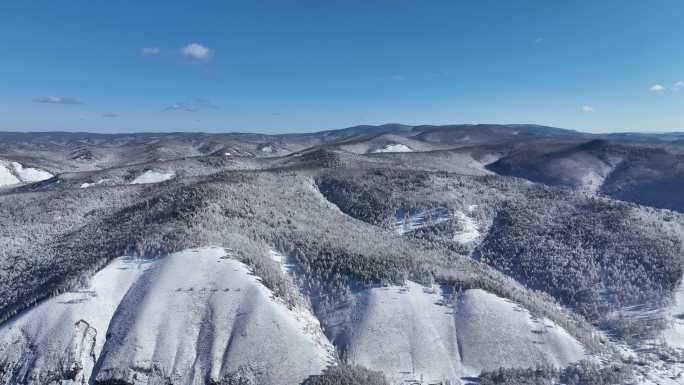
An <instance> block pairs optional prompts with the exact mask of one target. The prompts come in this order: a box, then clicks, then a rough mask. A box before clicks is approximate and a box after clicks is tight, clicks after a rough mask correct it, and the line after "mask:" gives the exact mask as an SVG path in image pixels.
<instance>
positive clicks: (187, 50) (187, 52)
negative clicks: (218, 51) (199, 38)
mask: <svg viewBox="0 0 684 385" xmlns="http://www.w3.org/2000/svg"><path fill="white" fill-rule="evenodd" d="M181 54H182V55H183V56H185V57H189V58H191V59H195V60H201V61H207V60H209V59H210V58H211V55H212V54H213V52H212V50H211V49H209V48H208V47H205V46H203V45H201V44H197V43H190V44H188V45H186V46H185V47H183V48H181Z"/></svg>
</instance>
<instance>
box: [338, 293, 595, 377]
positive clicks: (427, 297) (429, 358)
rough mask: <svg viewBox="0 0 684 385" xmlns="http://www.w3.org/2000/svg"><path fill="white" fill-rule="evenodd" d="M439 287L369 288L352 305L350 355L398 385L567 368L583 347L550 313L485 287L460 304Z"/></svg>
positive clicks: (466, 294)
mask: <svg viewBox="0 0 684 385" xmlns="http://www.w3.org/2000/svg"><path fill="white" fill-rule="evenodd" d="M444 294H445V293H443V292H442V291H441V289H439V288H430V287H425V286H422V285H420V284H417V283H413V282H408V283H407V285H406V286H403V287H402V286H388V287H379V288H373V289H369V290H366V291H364V292H363V293H362V294H361V295H360V296H359V299H358V304H357V306H356V308H355V310H354V316H353V319H355V321H354V325H353V327H352V332H351V337H350V340H349V346H348V352H349V358H350V359H351V360H352V361H353V362H355V363H358V364H361V365H364V366H366V367H369V368H371V369H375V370H382V371H383V372H384V373H385V375H386V376H387V378H388V379H389V380H390V382H391V383H393V384H400V383H412V382H411V381H422V383H436V382H439V381H445V380H451V381H452V382H453V383H458V381H459V378H461V377H464V376H477V375H478V374H479V373H480V371H482V370H483V369H488V370H491V369H495V368H499V367H522V368H526V367H534V366H537V365H538V364H540V363H548V364H552V365H556V366H558V367H563V366H565V365H567V364H568V363H570V362H574V361H578V360H581V359H583V358H584V354H585V353H584V348H583V347H582V345H581V344H580V343H579V342H578V341H577V340H576V339H574V338H573V337H571V336H570V335H569V334H568V333H567V332H566V331H565V330H563V329H562V328H560V327H558V326H556V325H555V324H553V323H552V322H551V321H549V320H547V319H535V318H533V317H532V316H531V315H530V313H529V312H528V311H527V310H525V309H522V308H520V307H519V306H518V305H517V304H515V303H513V302H510V301H508V300H505V299H503V298H500V297H498V296H496V295H494V294H491V293H488V292H486V291H484V290H479V289H473V290H467V291H466V292H465V293H463V295H462V296H461V297H460V298H459V300H458V301H457V304H456V305H455V306H454V305H452V304H450V303H449V301H446V300H445V296H444Z"/></svg>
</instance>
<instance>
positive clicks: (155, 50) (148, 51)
mask: <svg viewBox="0 0 684 385" xmlns="http://www.w3.org/2000/svg"><path fill="white" fill-rule="evenodd" d="M141 52H142V54H143V55H158V54H159V53H160V52H161V48H159V47H145V48H143V49H142V50H141Z"/></svg>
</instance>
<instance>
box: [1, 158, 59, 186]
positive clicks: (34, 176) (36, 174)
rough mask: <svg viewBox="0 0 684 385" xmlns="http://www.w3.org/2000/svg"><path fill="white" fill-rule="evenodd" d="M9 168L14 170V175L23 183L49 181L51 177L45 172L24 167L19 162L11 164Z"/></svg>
mask: <svg viewBox="0 0 684 385" xmlns="http://www.w3.org/2000/svg"><path fill="white" fill-rule="evenodd" d="M11 167H12V168H14V172H15V174H16V175H17V176H18V177H19V179H21V181H22V182H24V183H33V182H40V181H42V180H46V179H50V178H52V176H53V175H52V174H50V173H49V172H47V171H45V170H41V169H37V168H33V167H24V166H23V165H22V164H21V163H19V162H12V163H11Z"/></svg>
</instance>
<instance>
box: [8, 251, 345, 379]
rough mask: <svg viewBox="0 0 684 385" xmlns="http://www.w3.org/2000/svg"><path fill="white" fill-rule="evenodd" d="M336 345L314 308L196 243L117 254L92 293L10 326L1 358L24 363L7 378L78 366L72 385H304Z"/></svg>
mask: <svg viewBox="0 0 684 385" xmlns="http://www.w3.org/2000/svg"><path fill="white" fill-rule="evenodd" d="M332 351H333V348H332V346H331V345H330V344H329V343H328V341H327V340H326V338H325V336H324V335H323V334H322V332H321V330H320V326H319V324H318V321H317V320H316V319H315V318H314V317H313V315H311V313H310V312H309V311H308V310H306V309H302V308H295V309H292V310H291V309H288V307H287V306H286V305H285V304H284V303H283V302H282V301H280V300H278V299H277V298H275V297H274V295H273V293H272V292H271V291H270V290H269V289H268V288H266V287H265V286H263V285H262V284H261V283H260V282H259V279H258V277H256V276H254V275H251V274H250V271H249V269H248V268H247V266H246V265H244V264H242V263H241V262H239V261H237V260H235V259H232V258H230V256H229V255H227V254H226V251H225V250H224V249H222V248H202V249H190V250H185V251H182V252H178V253H174V254H170V255H168V256H166V257H164V258H160V259H156V260H144V261H141V260H133V259H130V258H119V259H116V260H115V261H113V262H112V263H110V264H109V265H107V266H106V267H105V268H104V269H102V270H101V271H100V272H98V273H97V274H96V275H95V276H93V278H92V279H91V281H90V283H89V285H88V287H87V288H86V289H84V290H81V291H78V292H70V293H65V294H62V295H59V296H57V297H54V298H51V299H49V300H47V301H44V302H42V303H41V304H39V305H37V306H36V307H34V308H33V309H31V310H29V311H27V312H25V313H23V314H22V315H20V316H18V317H16V318H15V319H13V320H12V321H10V322H8V323H6V324H5V325H3V326H2V327H0V358H1V359H5V358H8V360H7V362H13V363H14V364H13V365H14V368H13V369H14V371H12V370H10V371H8V372H5V374H4V375H5V376H18V377H16V378H14V377H10V378H0V383H16V382H19V380H20V379H21V378H29V379H30V381H29V383H30V384H45V383H48V382H47V381H46V378H45V377H44V376H47V375H48V372H49V371H52V372H53V373H55V372H56V373H65V372H67V371H69V369H73V368H76V367H78V368H81V369H79V370H78V373H77V376H76V377H77V378H76V380H75V382H69V381H67V382H65V384H74V383H81V382H80V381H81V380H84V381H86V382H87V381H88V380H89V379H90V380H95V379H97V380H106V379H118V380H123V381H129V382H132V380H133V378H136V383H139V382H140V383H148V382H149V381H152V382H154V381H161V380H162V378H167V379H168V380H169V381H172V382H173V383H174V384H192V385H199V384H202V385H204V384H205V383H206V381H207V380H208V379H215V380H217V379H220V378H224V377H226V376H231V375H240V376H243V377H245V378H249V379H250V380H252V381H255V382H258V383H263V384H274V385H275V384H299V383H300V382H301V381H302V380H303V379H304V378H305V377H307V376H309V375H311V374H317V373H319V372H320V371H321V370H322V369H323V368H324V367H325V366H327V365H328V364H329V363H330V362H331V360H332ZM12 373H15V374H12ZM40 375H42V376H43V377H39V376H40ZM148 380H149V381H148ZM155 383H156V382H155Z"/></svg>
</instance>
